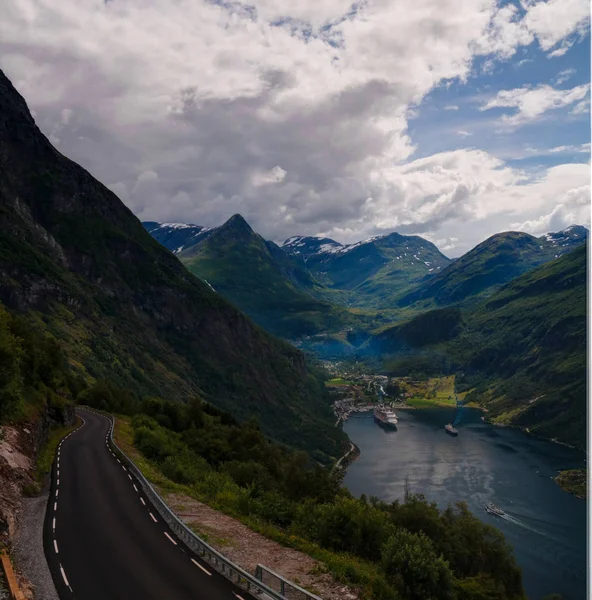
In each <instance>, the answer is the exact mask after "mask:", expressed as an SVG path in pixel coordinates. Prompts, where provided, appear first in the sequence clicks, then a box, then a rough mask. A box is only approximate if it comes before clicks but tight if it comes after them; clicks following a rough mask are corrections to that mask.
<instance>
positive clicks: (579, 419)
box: [372, 245, 587, 448]
mask: <svg viewBox="0 0 592 600" xmlns="http://www.w3.org/2000/svg"><path fill="white" fill-rule="evenodd" d="M586 259H587V246H586V245H582V246H579V247H578V248H576V249H575V250H573V251H572V252H570V253H568V254H566V255H564V256H562V257H560V258H558V259H557V260H554V261H552V262H549V263H546V264H544V265H542V266H540V267H538V268H536V269H533V270H531V271H529V272H528V273H526V274H524V275H521V276H520V277H518V278H516V279H514V280H513V281H512V282H510V283H509V284H507V285H505V286H504V287H502V288H501V289H500V290H498V291H497V292H496V293H495V294H493V295H492V296H491V297H490V298H488V299H487V300H485V301H482V302H481V303H480V304H479V305H477V306H475V307H473V308H472V309H465V310H463V311H462V312H461V311H460V310H458V309H445V310H436V311H430V312H427V313H425V314H422V315H419V316H417V317H415V318H413V319H411V320H410V321H407V322H405V323H402V324H398V325H396V326H394V327H392V328H389V329H386V330H385V331H383V332H382V333H380V334H379V335H377V336H376V337H375V340H374V342H373V344H372V349H373V350H374V351H375V352H379V353H381V354H385V355H389V356H390V358H389V359H387V361H386V365H385V366H386V369H387V370H388V371H391V372H400V371H401V370H402V369H404V368H405V367H407V368H408V367H409V366H410V365H415V369H417V368H418V365H419V366H421V369H422V370H423V371H424V373H425V374H432V373H437V372H456V373H458V374H459V376H458V377H457V382H458V388H457V389H458V391H469V393H468V395H467V399H468V400H474V401H477V402H479V403H481V404H484V405H485V406H487V408H488V409H489V410H490V416H491V417H492V419H493V420H494V421H496V422H499V423H506V424H511V425H515V426H519V427H522V428H528V429H529V430H530V431H531V432H532V433H536V434H538V435H541V436H544V437H548V438H557V439H558V440H561V441H563V442H566V443H568V444H572V445H575V446H578V447H580V448H583V447H585V443H586V442H585V440H586V273H587V268H586ZM453 310H455V311H456V313H453V312H451V311H453Z"/></svg>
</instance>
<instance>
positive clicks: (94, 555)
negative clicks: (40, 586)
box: [43, 410, 253, 600]
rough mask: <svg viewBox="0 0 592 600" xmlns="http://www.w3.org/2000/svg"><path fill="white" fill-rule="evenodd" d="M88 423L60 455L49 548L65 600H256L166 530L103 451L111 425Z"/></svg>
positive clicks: (92, 418)
mask: <svg viewBox="0 0 592 600" xmlns="http://www.w3.org/2000/svg"><path fill="white" fill-rule="evenodd" d="M78 414H79V416H81V417H82V418H83V419H84V421H85V423H84V425H83V426H82V427H80V428H79V429H78V430H76V431H75V432H73V433H71V434H70V435H69V436H67V437H66V438H65V439H64V440H63V441H62V443H61V444H60V446H59V448H58V453H57V456H56V460H55V462H54V466H53V473H52V487H51V493H50V496H49V504H48V507H47V513H46V518H45V527H44V539H43V541H44V548H45V555H46V557H47V560H48V564H49V568H50V571H51V574H52V577H53V580H54V582H55V585H56V588H57V591H58V594H59V596H60V598H61V599H62V600H72V599H76V600H116V599H119V598H121V599H122V600H124V599H125V600H130V599H131V600H136V599H138V600H140V599H142V600H150V599H154V600H240V599H241V598H242V599H244V600H253V597H252V596H250V595H248V594H247V593H246V592H244V591H243V590H241V589H239V588H238V587H236V586H234V585H233V584H232V583H231V582H230V581H228V580H227V579H226V578H224V577H223V576H222V575H220V574H219V573H217V572H216V571H214V570H213V569H212V568H211V567H210V566H209V565H207V564H206V563H205V562H203V561H202V560H201V559H200V558H199V557H198V556H196V555H195V554H193V553H192V552H191V550H189V548H187V547H186V546H185V545H184V544H183V543H182V542H181V541H180V540H179V539H177V538H176V537H175V535H174V534H173V532H172V531H171V530H170V529H169V528H168V526H167V525H166V523H165V522H164V521H163V520H162V518H161V517H160V515H159V514H158V513H157V512H156V510H155V509H154V507H153V506H152V505H151V504H150V502H149V501H148V499H147V498H145V497H144V495H143V494H142V492H141V488H140V486H139V485H138V484H137V482H136V481H135V480H134V479H133V477H132V476H131V474H130V473H129V472H128V471H127V470H125V469H124V467H123V465H122V464H121V463H120V462H118V460H117V459H116V458H115V456H114V455H113V454H112V453H111V451H110V449H109V448H108V447H107V446H106V443H105V442H106V436H107V434H108V431H109V421H108V420H107V419H106V418H104V417H101V416H99V415H98V414H96V413H92V412H89V411H86V410H79V411H78Z"/></svg>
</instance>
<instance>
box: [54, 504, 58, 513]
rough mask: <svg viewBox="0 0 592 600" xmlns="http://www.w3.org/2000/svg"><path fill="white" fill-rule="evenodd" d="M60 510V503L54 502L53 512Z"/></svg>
mask: <svg viewBox="0 0 592 600" xmlns="http://www.w3.org/2000/svg"><path fill="white" fill-rule="evenodd" d="M57 509H58V503H57V502H54V503H53V512H55V511H56V510H57Z"/></svg>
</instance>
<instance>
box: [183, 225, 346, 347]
mask: <svg viewBox="0 0 592 600" xmlns="http://www.w3.org/2000/svg"><path fill="white" fill-rule="evenodd" d="M179 258H180V259H181V260H182V261H183V263H184V264H185V265H186V266H187V268H188V269H189V270H190V271H191V272H192V273H194V274H195V275H197V276H198V277H201V278H202V279H204V280H205V281H207V283H208V284H210V285H211V286H212V287H213V289H215V290H216V291H217V292H219V293H220V294H222V296H224V297H225V298H227V299H228V300H230V301H231V302H232V303H233V304H235V305H236V306H238V307H239V308H240V309H241V310H244V311H245V312H246V313H247V314H248V315H249V316H251V317H252V318H253V319H254V320H255V321H256V322H257V323H259V324H260V325H261V326H262V327H264V328H265V329H267V330H268V331H271V332H272V333H275V334H277V335H280V336H282V337H286V338H301V337H302V336H307V335H314V334H316V333H319V332H326V331H335V330H340V329H343V328H345V327H346V326H348V325H350V324H352V323H354V322H355V321H356V318H355V317H354V316H353V315H350V314H349V313H348V312H347V311H346V310H345V309H343V308H340V307H334V306H332V305H331V304H329V303H327V302H323V301H321V300H318V299H317V298H314V297H313V296H311V295H310V294H308V293H307V292H306V291H304V290H303V288H308V289H312V288H314V287H315V285H317V284H316V283H315V281H314V279H313V278H312V276H311V275H310V273H309V272H308V271H307V270H306V269H304V268H303V267H302V266H301V265H300V264H299V263H297V262H295V261H293V260H292V259H291V258H290V257H289V256H287V255H286V254H285V253H284V252H282V251H281V250H280V249H279V248H278V246H276V245H275V244H273V242H266V241H265V240H264V239H263V238H262V237H261V236H260V235H258V234H256V233H255V232H254V231H253V230H252V229H251V227H250V226H249V224H248V223H247V222H246V221H245V220H244V219H243V217H241V216H240V215H234V216H233V217H231V218H230V219H229V220H228V221H227V222H226V223H224V225H222V226H220V227H216V228H215V229H212V230H210V232H208V235H207V236H206V237H205V238H204V239H203V240H202V241H200V242H198V243H197V244H194V245H192V246H190V247H188V248H187V249H185V250H183V251H182V252H181V253H180V254H179Z"/></svg>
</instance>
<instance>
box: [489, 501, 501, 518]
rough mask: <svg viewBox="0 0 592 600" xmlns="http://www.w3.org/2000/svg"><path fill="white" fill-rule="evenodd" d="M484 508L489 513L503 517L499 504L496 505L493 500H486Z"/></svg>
mask: <svg viewBox="0 0 592 600" xmlns="http://www.w3.org/2000/svg"><path fill="white" fill-rule="evenodd" d="M485 510H486V511H487V512H488V513H489V514H491V515H497V516H498V517H503V516H504V515H505V514H506V513H505V512H504V511H503V510H502V509H501V508H500V507H499V506H496V505H495V504H494V503H493V502H488V503H487V504H486V505H485Z"/></svg>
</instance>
